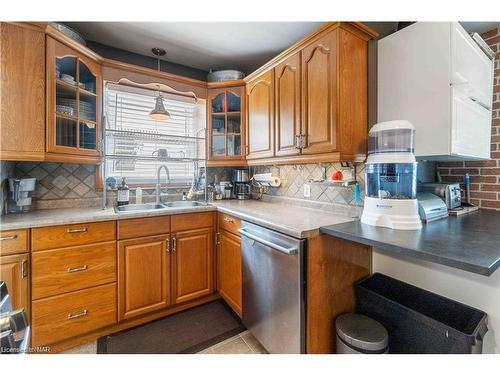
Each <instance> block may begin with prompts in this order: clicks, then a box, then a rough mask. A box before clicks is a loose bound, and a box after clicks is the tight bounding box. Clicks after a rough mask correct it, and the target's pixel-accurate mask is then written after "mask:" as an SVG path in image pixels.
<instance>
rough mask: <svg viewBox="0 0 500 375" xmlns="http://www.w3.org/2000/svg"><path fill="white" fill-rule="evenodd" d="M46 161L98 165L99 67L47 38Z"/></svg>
mask: <svg viewBox="0 0 500 375" xmlns="http://www.w3.org/2000/svg"><path fill="white" fill-rule="evenodd" d="M46 56H47V63H46V68H47V70H46V77H47V109H46V110H47V155H46V159H47V160H53V161H61V162H82V163H98V162H99V160H100V156H101V151H100V149H101V144H100V141H101V130H100V126H101V101H102V75H101V66H100V65H99V64H98V63H96V62H95V61H93V60H92V59H90V58H88V57H87V56H85V55H83V54H81V53H79V52H77V51H75V50H73V49H71V48H70V47H68V46H66V45H64V44H62V43H60V42H58V41H56V40H55V39H53V38H51V37H47V53H46Z"/></svg>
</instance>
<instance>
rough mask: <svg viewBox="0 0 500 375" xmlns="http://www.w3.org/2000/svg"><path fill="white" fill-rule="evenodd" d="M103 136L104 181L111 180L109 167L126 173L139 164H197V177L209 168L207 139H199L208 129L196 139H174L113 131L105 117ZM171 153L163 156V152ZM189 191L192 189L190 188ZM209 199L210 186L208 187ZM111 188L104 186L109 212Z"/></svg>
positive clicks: (180, 137)
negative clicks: (206, 148)
mask: <svg viewBox="0 0 500 375" xmlns="http://www.w3.org/2000/svg"><path fill="white" fill-rule="evenodd" d="M103 122H104V124H105V126H103V129H102V132H103V135H102V136H103V138H102V139H103V140H104V142H103V173H102V174H103V181H106V179H107V177H108V176H107V168H106V165H107V163H115V165H118V164H119V165H120V170H122V171H127V170H129V171H133V170H135V167H136V164H137V163H139V162H151V163H159V164H170V167H172V165H174V166H175V167H179V164H181V165H185V164H186V163H187V164H189V163H193V165H194V173H195V177H194V178H196V176H197V174H198V170H199V168H201V167H205V166H206V159H205V144H206V142H205V137H204V136H203V137H201V136H199V134H200V133H202V131H203V132H205V131H206V129H205V128H203V129H200V130H198V131H197V133H196V136H178V135H170V134H166V133H163V132H159V131H140V132H138V131H135V130H132V129H127V128H111V127H110V126H109V125H110V124H109V123H108V121H107V119H106V116H104V121H103ZM163 149H164V150H167V154H166V155H160V153H159V152H158V151H159V150H163ZM148 155H151V156H148ZM188 187H189V186H188ZM205 195H206V186H205ZM106 201H107V186H106V183H104V189H103V201H102V208H103V209H105V208H106Z"/></svg>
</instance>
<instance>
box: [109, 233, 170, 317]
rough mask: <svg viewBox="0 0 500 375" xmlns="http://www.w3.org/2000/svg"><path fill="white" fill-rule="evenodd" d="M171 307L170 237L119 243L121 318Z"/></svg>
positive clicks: (143, 238) (138, 239) (119, 312)
mask: <svg viewBox="0 0 500 375" xmlns="http://www.w3.org/2000/svg"><path fill="white" fill-rule="evenodd" d="M169 304H170V236H169V235H160V236H151V237H142V238H135V239H129V240H123V241H119V242H118V316H119V320H123V319H128V318H131V317H134V316H138V315H142V314H145V313H148V312H151V311H155V310H159V309H163V308H165V307H167V306H168V305H169Z"/></svg>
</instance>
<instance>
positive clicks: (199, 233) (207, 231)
mask: <svg viewBox="0 0 500 375" xmlns="http://www.w3.org/2000/svg"><path fill="white" fill-rule="evenodd" d="M213 232H214V230H213V227H211V228H204V229H194V230H187V231H182V232H177V233H173V234H172V261H173V267H172V270H173V302H174V303H182V302H186V301H190V300H192V299H196V298H198V297H202V296H205V295H209V294H211V293H213V292H214V290H215V287H214V284H215V283H214V268H215V263H214V258H215V256H214V240H213Z"/></svg>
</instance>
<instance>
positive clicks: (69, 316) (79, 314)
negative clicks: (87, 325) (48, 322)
mask: <svg viewBox="0 0 500 375" xmlns="http://www.w3.org/2000/svg"><path fill="white" fill-rule="evenodd" d="M87 314H88V310H87V309H85V310H83V311H82V312H81V313H77V314H71V313H70V314H68V320H71V319H76V318H81V317H82V316H86V315H87Z"/></svg>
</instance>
